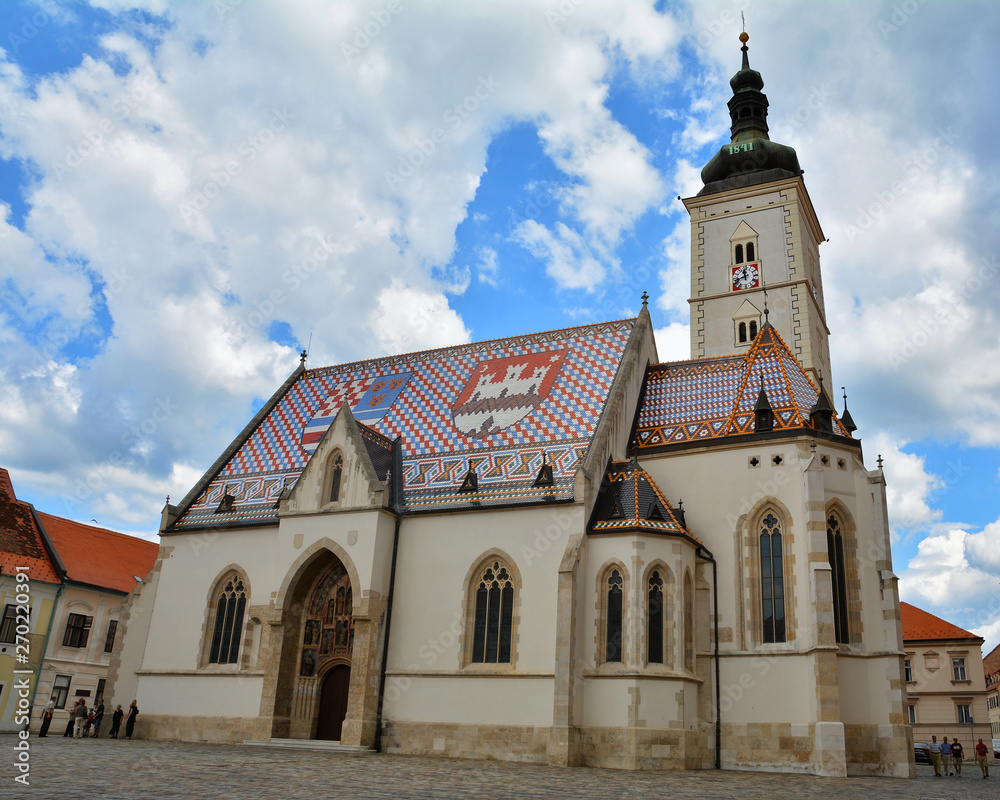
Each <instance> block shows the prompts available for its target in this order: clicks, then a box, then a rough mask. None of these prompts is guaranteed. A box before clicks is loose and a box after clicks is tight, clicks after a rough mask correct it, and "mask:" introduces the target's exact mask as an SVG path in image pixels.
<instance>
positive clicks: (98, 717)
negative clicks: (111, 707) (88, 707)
mask: <svg viewBox="0 0 1000 800" xmlns="http://www.w3.org/2000/svg"><path fill="white" fill-rule="evenodd" d="M103 721H104V698H103V697H101V698H100V699H98V701H97V710H96V711H95V712H94V738H95V739H96V738H97V735H98V734H99V733H100V732H101V723H102V722H103Z"/></svg>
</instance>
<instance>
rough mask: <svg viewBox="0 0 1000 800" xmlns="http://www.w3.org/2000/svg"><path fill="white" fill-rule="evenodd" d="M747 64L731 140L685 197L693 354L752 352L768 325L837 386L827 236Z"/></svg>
mask: <svg viewBox="0 0 1000 800" xmlns="http://www.w3.org/2000/svg"><path fill="white" fill-rule="evenodd" d="M749 38H750V37H749V36H748V35H747V34H746V33H745V32H744V33H741V34H740V41H741V42H742V43H743V46H742V48H741V50H742V53H743V64H742V66H741V67H740V70H739V72H737V73H736V74H735V75H734V76H733V77H732V79H731V80H730V81H729V85H730V86H731V87H732V89H733V97H732V99H731V100H730V101H729V115H730V118H731V119H732V126H731V128H730V131H731V134H732V139H731V141H730V143H729V144H727V145H724V146H723V147H722V148H721V149H720V150H719V152H717V153H716V154H715V155H714V156H712V158H711V160H710V161H709V162H708V164H706V165H705V168H704V169H702V171H701V179H702V182H703V183H704V187H703V188H702V190H701V191H700V192H698V194H697V196H695V197H691V198H688V199H686V200H684V205H685V207H686V208H687V210H688V213H689V214H690V216H691V297H690V299H689V300H688V302H689V303H690V304H691V357H692V358H700V357H705V356H721V355H731V354H734V353H737V354H738V353H745V352H746V351H747V350H748V349H749V347H750V346H751V345H752V344H753V339H754V337H755V336H756V335H757V332H758V331H759V330H760V328H761V327H762V326H763V324H764V323H765V321H767V322H769V323H770V324H771V325H772V326H773V327H774V328H775V329H776V330H777V331H778V333H779V334H780V335H781V337H782V338H783V339H784V340H785V343H786V344H787V345H788V346H789V348H791V350H792V352H793V353H795V355H796V357H797V358H798V360H799V361H800V362H801V364H802V366H803V367H804V368H805V369H806V370H807V371H808V372H809V374H810V376H811V377H812V379H813V380H814V381H816V382H817V383H818V381H819V376H820V374H822V376H823V379H824V380H825V381H826V382H827V384H828V385H832V379H831V376H830V347H829V342H828V337H829V333H830V331H829V328H827V324H826V311H825V308H824V303H823V282H822V279H821V275H820V266H819V245H820V243H821V242H823V241H824V236H823V231H822V229H821V228H820V225H819V220H818V219H817V218H816V212H815V210H814V209H813V205H812V201H811V200H810V199H809V193H808V192H807V191H806V185H805V182H804V181H803V179H802V169H801V168H800V167H799V160H798V157H797V156H796V155H795V151H794V150H793V149H792V148H791V147H788V146H787V145H783V144H778V143H777V142H772V141H771V139H770V137H769V136H768V127H767V108H768V102H767V96H766V95H765V94H764V93H763V92H762V91H761V90H762V89H763V88H764V81H763V79H762V78H761V76H760V73H759V72H757V71H756V70H753V69H750V60H749V57H748V55H747V53H748V49H749V48H748V47H747V41H748V40H749Z"/></svg>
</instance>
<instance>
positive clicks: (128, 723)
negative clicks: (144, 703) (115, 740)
mask: <svg viewBox="0 0 1000 800" xmlns="http://www.w3.org/2000/svg"><path fill="white" fill-rule="evenodd" d="M138 716H139V706H137V705H136V703H135V700H133V701H132V702H131V703H130V704H129V707H128V716H127V717H125V738H126V740H127V739H131V738H132V732H133V731H134V730H135V718H136V717H138Z"/></svg>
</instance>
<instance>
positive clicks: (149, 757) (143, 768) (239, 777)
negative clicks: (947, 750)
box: [0, 735, 1000, 800]
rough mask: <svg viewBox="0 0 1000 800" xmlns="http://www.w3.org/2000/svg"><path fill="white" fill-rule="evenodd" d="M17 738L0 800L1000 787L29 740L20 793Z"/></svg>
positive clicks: (817, 794)
mask: <svg viewBox="0 0 1000 800" xmlns="http://www.w3.org/2000/svg"><path fill="white" fill-rule="evenodd" d="M16 743H17V740H16V738H15V737H14V736H12V735H10V736H0V749H2V750H3V757H2V763H3V764H4V767H3V783H2V784H0V798H24V797H37V798H53V800H55V799H56V798H58V800H77V799H79V800H84V799H86V800H97V799H99V800H237V798H238V799H239V800H256V798H262V799H263V798H267V800H271V798H289V800H294V799H297V798H309V800H318V798H328V797H338V798H351V800H363V799H364V798H372V800H387V799H388V800H430V799H431V798H435V799H436V798H472V797H475V798H479V799H480V800H482V798H497V799H498V800H500V799H506V798H529V799H531V800H534V798H538V799H539V800H541V798H587V799H588V800H589V798H606V799H607V800H614V799H616V798H643V799H644V800H647V799H648V798H657V800H659V798H697V800H706V798H720V800H751V799H752V798H768V799H770V798H797V799H799V798H838V800H873V798H906V799H907V800H913V799H914V798H928V800H929V799H930V798H995V797H996V796H997V788H998V781H1000V777H998V776H997V775H996V774H995V773H994V772H992V771H991V773H990V777H989V778H988V779H987V780H983V779H982V778H981V776H980V771H979V768H978V767H976V766H975V765H974V764H973V765H971V766H969V767H967V768H966V774H965V775H964V776H963V777H962V778H956V777H943V778H935V777H933V770H932V769H931V768H930V767H927V766H922V765H921V766H918V768H917V770H918V777H917V778H916V779H914V780H902V779H893V778H846V779H834V778H817V777H812V776H803V775H780V774H765V773H753V772H735V771H729V770H723V771H715V770H704V771H692V772H673V771H671V772H621V771H615V770H600V769H589V768H574V769H561V768H557V767H547V766H534V765H524V764H512V763H507V762H497V761H471V760H458V759H448V758H427V757H415V756H399V755H383V754H376V753H370V754H346V753H324V752H316V751H311V750H284V749H271V748H256V747H246V746H241V745H216V744H192V743H186V742H171V741H144V740H135V741H130V742H129V741H124V740H112V739H97V740H92V739H91V740H84V739H81V740H74V739H65V738H63V737H62V736H59V735H57V736H54V737H53V736H49V737H47V738H45V739H38V738H37V737H34V736H33V737H32V738H31V739H30V745H31V747H30V751H29V752H30V765H31V772H30V781H31V785H30V788H25V787H22V786H20V785H19V784H17V783H15V782H14V775H15V774H16V773H15V772H14V768H13V767H12V764H13V763H14V758H12V756H13V754H14V746H15V744H16Z"/></svg>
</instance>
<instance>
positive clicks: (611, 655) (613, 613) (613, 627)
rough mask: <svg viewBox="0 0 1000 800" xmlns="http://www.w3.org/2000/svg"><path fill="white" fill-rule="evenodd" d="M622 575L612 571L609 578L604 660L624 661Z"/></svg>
mask: <svg viewBox="0 0 1000 800" xmlns="http://www.w3.org/2000/svg"><path fill="white" fill-rule="evenodd" d="M623 586H624V581H623V580H622V574H621V573H620V572H619V571H618V570H616V569H613V570H611V574H610V575H609V576H608V583H607V588H608V618H607V627H606V629H605V637H604V660H605V661H619V662H620V661H621V660H622V587H623Z"/></svg>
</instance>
